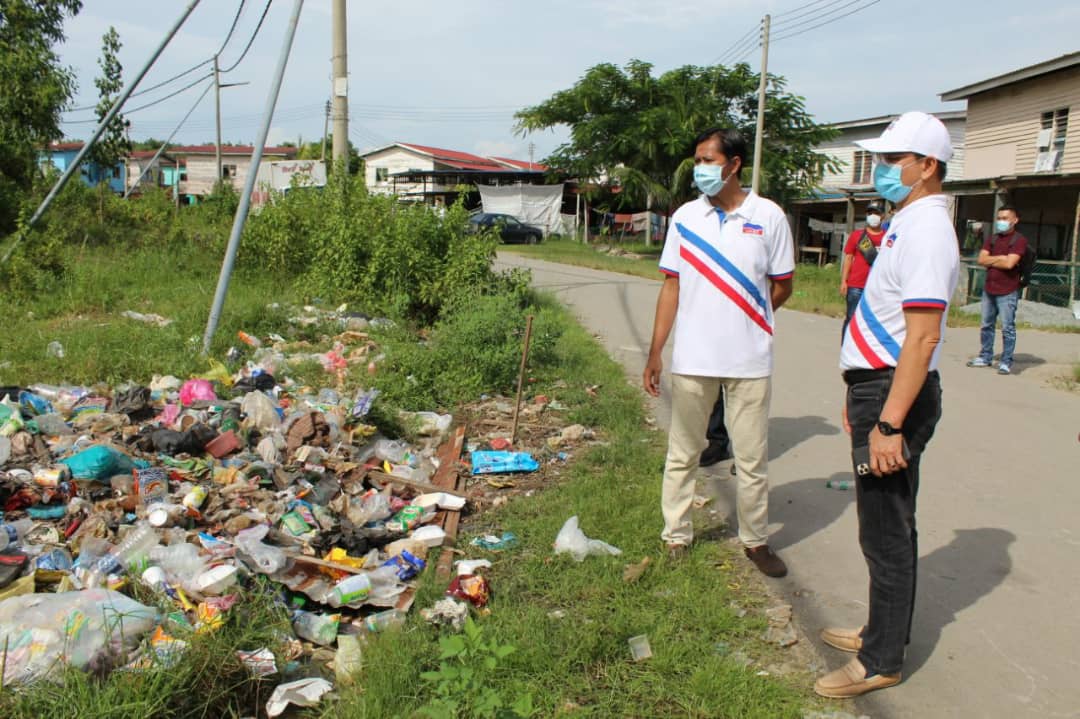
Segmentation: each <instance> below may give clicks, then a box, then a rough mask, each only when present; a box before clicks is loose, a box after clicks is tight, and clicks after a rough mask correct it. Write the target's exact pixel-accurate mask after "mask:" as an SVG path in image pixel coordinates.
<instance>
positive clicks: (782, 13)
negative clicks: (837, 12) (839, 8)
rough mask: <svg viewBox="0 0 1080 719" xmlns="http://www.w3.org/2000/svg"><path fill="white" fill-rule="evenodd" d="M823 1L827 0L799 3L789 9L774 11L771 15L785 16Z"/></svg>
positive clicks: (826, 0) (775, 16)
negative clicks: (797, 5)
mask: <svg viewBox="0 0 1080 719" xmlns="http://www.w3.org/2000/svg"><path fill="white" fill-rule="evenodd" d="M823 2H828V0H814V1H813V2H808V3H806V4H805V5H800V6H799V7H796V8H792V9H790V10H785V11H784V12H780V13H775V14H774V15H773V17H774V18H777V17H786V16H788V15H790V14H792V13H796V12H799V11H800V10H805V9H806V8H809V7H813V6H814V5H820V4H821V3H823Z"/></svg>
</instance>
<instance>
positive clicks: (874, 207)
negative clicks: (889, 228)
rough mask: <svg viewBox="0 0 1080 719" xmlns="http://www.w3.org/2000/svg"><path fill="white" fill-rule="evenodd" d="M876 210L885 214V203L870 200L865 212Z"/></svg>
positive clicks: (880, 213)
mask: <svg viewBox="0 0 1080 719" xmlns="http://www.w3.org/2000/svg"><path fill="white" fill-rule="evenodd" d="M871 212H876V213H877V214H879V215H884V214H885V205H884V204H883V203H882V202H881V201H879V200H871V201H870V204H869V205H867V206H866V214H868V215H869V214H870V213H871Z"/></svg>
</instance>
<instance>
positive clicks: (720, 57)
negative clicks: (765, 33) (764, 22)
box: [713, 24, 761, 64]
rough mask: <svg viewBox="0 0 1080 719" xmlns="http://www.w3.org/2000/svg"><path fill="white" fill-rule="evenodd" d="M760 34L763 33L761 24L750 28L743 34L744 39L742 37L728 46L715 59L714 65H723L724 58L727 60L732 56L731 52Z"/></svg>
mask: <svg viewBox="0 0 1080 719" xmlns="http://www.w3.org/2000/svg"><path fill="white" fill-rule="evenodd" d="M760 32H761V25H760V24H758V25H755V26H754V27H752V28H750V29H749V30H747V31H746V33H745V34H743V36H742V37H740V38H739V39H738V40H736V41H735V42H733V43H732V44H731V45H729V46H728V48H727V49H726V50H724V51H723V52H721V53H720V54H719V55H717V56H716V58H714V59H713V63H715V64H723V63H722V62H721V61H722V60H723V59H724V58H726V57H727V56H728V55H729V54H731V52H732V51H733V50H735V49H736V48H738V47H739V46H741V45H743V44H744V43H746V41H747V40H752V39H753V38H754V35H755V34H758V33H760Z"/></svg>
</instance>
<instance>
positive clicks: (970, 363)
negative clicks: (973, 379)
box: [967, 357, 990, 367]
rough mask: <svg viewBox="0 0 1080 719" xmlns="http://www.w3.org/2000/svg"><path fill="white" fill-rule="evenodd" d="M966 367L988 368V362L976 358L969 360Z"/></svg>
mask: <svg viewBox="0 0 1080 719" xmlns="http://www.w3.org/2000/svg"><path fill="white" fill-rule="evenodd" d="M967 366H968V367H989V366H990V360H985V359H983V358H982V357H976V358H975V359H969V360H968V363H967Z"/></svg>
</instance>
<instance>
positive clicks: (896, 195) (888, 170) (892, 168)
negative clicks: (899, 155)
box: [874, 160, 918, 205]
mask: <svg viewBox="0 0 1080 719" xmlns="http://www.w3.org/2000/svg"><path fill="white" fill-rule="evenodd" d="M913 162H917V160H915V161H913ZM913 162H909V163H908V165H911V164H913ZM908 165H887V164H885V163H883V162H882V163H879V164H877V165H874V189H875V190H877V191H878V194H879V195H881V196H882V197H884V198H885V199H886V200H888V201H889V202H891V203H893V204H894V205H899V204H900V203H901V202H903V201H904V200H906V199H907V196H908V195H910V194H911V191H912V190H913V189H915V185H905V184H904V181H903V180H901V179H900V173H902V172H903V171H904V168H905V167H907V166H908ZM916 184H918V183H916Z"/></svg>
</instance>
